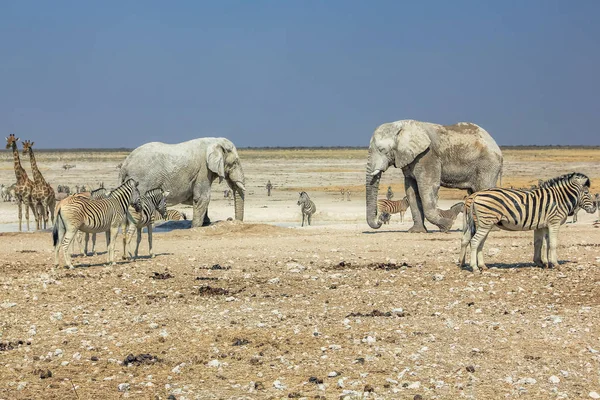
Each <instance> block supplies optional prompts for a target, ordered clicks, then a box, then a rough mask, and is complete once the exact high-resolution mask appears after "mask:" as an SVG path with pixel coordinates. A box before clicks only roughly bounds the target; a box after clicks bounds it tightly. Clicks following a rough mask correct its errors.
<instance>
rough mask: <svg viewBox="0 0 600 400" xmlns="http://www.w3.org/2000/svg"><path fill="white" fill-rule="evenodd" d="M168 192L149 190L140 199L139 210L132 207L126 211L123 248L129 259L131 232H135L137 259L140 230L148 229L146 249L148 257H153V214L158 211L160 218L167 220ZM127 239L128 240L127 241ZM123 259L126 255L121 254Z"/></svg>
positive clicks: (140, 238) (140, 236)
mask: <svg viewBox="0 0 600 400" xmlns="http://www.w3.org/2000/svg"><path fill="white" fill-rule="evenodd" d="M168 195H169V192H163V190H162V188H155V189H150V190H148V191H147V192H146V193H144V195H143V196H142V197H141V198H140V202H141V206H142V208H141V210H139V211H138V210H135V209H134V208H133V207H129V209H128V211H127V212H128V214H129V215H128V218H127V231H126V235H123V247H124V248H125V247H127V248H128V250H127V253H128V254H129V256H130V257H131V244H130V243H131V239H132V238H133V231H134V230H137V241H136V245H135V253H134V254H135V255H134V257H135V258H137V257H138V250H139V248H140V242H141V241H142V229H143V228H144V227H147V228H148V248H149V253H150V257H154V253H153V252H152V224H153V223H154V213H155V212H156V211H158V213H159V214H160V216H161V217H162V218H164V219H166V218H167V196H168ZM128 238H129V239H128ZM123 258H124V259H125V258H127V255H126V253H125V252H124V253H123Z"/></svg>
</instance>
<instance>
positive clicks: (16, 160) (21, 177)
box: [12, 142, 29, 184]
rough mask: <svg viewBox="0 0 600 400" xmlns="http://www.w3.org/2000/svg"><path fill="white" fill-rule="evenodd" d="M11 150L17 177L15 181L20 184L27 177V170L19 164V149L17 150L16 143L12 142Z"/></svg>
mask: <svg viewBox="0 0 600 400" xmlns="http://www.w3.org/2000/svg"><path fill="white" fill-rule="evenodd" d="M12 151H13V160H14V164H15V176H16V177H17V183H18V184H20V183H22V182H26V181H27V180H28V179H29V177H28V176H27V172H25V170H24V169H23V167H22V166H21V159H20V158H19V151H18V150H17V144H16V143H15V142H13V144H12Z"/></svg>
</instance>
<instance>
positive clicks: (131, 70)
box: [0, 0, 600, 148]
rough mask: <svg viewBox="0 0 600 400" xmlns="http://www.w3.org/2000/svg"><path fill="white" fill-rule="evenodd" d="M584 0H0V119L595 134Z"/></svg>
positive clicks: (220, 132)
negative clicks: (422, 126) (426, 125)
mask: <svg viewBox="0 0 600 400" xmlns="http://www.w3.org/2000/svg"><path fill="white" fill-rule="evenodd" d="M598 15H600V1H584V0H578V1H552V0H544V1H508V0H507V1H495V2H491V1H460V0H458V1H420V2H413V1H410V2H409V1H227V0H225V1H214V2H203V1H176V2H164V1H143V2H142V1H102V2H100V1H97V2H84V1H52V2H50V1H3V2H0V57H1V60H2V61H1V62H0V127H1V128H2V130H3V131H4V132H5V133H6V134H5V135H4V136H6V135H7V134H8V133H15V134H16V135H17V136H20V137H21V138H22V139H23V138H27V139H32V140H35V142H36V146H37V147H39V148H48V147H52V148H56V147H136V146H138V145H140V144H143V143H146V142H149V141H164V142H168V143H175V142H179V141H184V140H188V139H192V138H195V137H203V136H225V137H228V138H229V139H231V140H232V141H233V142H234V143H236V145H237V146H238V147H245V146H367V145H368V143H369V140H370V137H371V135H372V132H373V130H374V129H375V127H376V126H377V125H379V124H381V123H384V122H389V121H395V120H399V119H418V120H423V121H430V122H436V123H442V124H452V123H455V122H458V121H471V122H475V123H477V124H479V125H481V126H482V127H484V128H485V129H486V130H488V131H489V132H490V133H491V134H492V136H493V137H494V138H495V139H496V141H497V142H498V143H499V144H501V145H520V144H539V145H547V144H554V145H578V144H586V145H599V144H600V134H599V133H598V130H597V128H596V127H597V126H598V123H597V120H598V115H599V101H598V98H599V96H600V83H599V82H600V81H599V78H598V76H599V73H600V55H599V51H600V46H599V43H600V24H598V23H597V18H598Z"/></svg>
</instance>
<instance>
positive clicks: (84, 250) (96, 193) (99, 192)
mask: <svg viewBox="0 0 600 400" xmlns="http://www.w3.org/2000/svg"><path fill="white" fill-rule="evenodd" d="M86 194H87V192H82V193H80V195H86ZM89 194H90V195H89V198H90V199H92V200H101V199H106V198H107V197H108V196H109V195H110V190H107V189H105V188H104V187H101V188H98V189H96V190H92V191H91V192H90V193H89ZM77 241H78V242H79V247H80V248H81V254H83V256H84V257H85V256H87V254H88V244H89V242H90V234H89V233H87V232H86V233H85V246H84V245H83V244H82V242H83V232H82V231H79V233H78V234H77ZM109 241H110V236H109V232H108V231H107V232H106V246H107V247H108V245H109ZM92 254H96V234H95V233H92Z"/></svg>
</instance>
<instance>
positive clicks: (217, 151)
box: [206, 143, 225, 182]
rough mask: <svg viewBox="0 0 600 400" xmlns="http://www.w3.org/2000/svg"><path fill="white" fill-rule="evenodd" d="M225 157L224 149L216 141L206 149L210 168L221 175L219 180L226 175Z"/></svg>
mask: <svg viewBox="0 0 600 400" xmlns="http://www.w3.org/2000/svg"><path fill="white" fill-rule="evenodd" d="M223 157H224V156H223V149H222V148H221V146H219V145H218V144H216V143H213V144H211V145H209V146H208V148H207V149H206V163H207V164H208V169H210V170H211V171H212V172H214V173H215V174H217V175H219V182H221V181H222V180H223V178H224V177H225V160H224V158H223Z"/></svg>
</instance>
